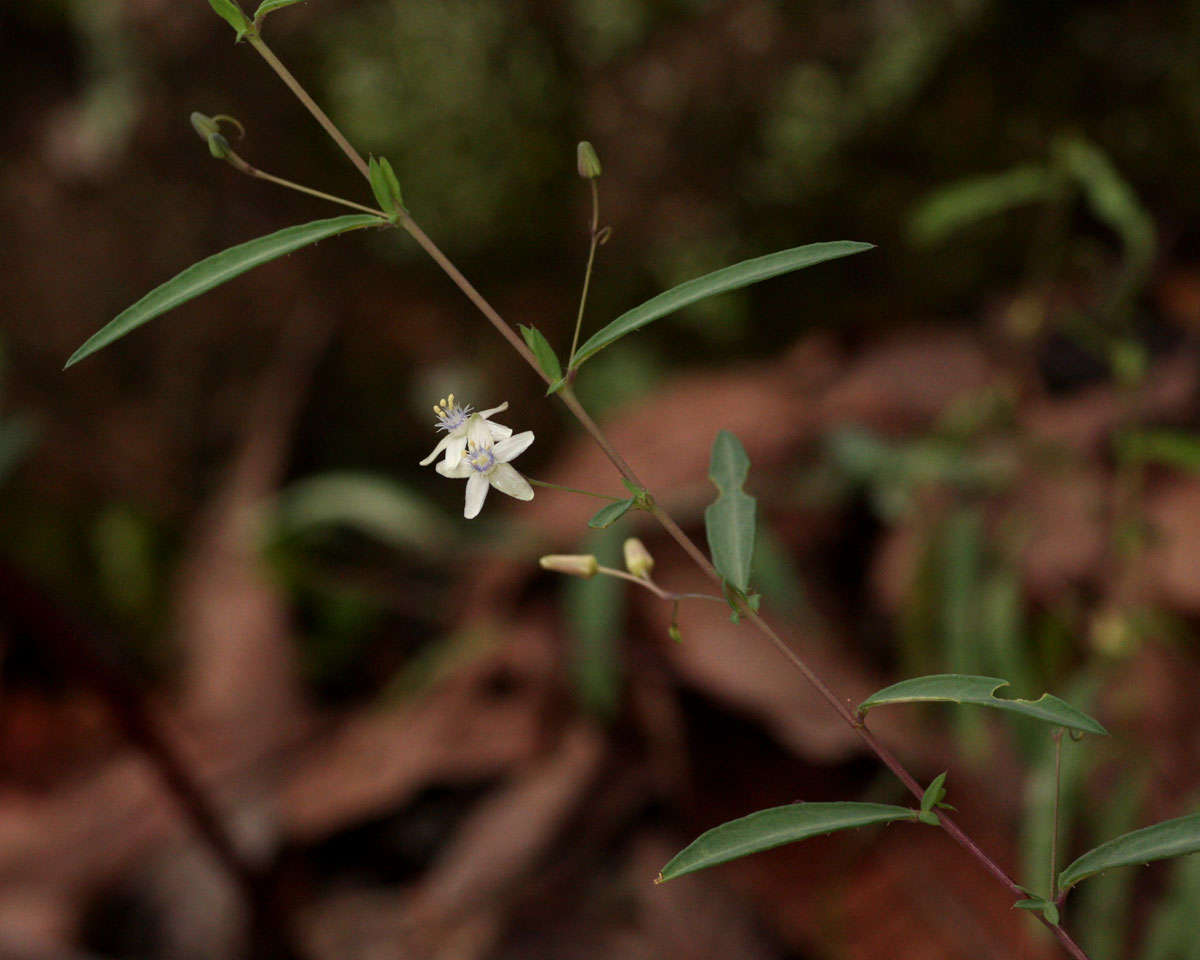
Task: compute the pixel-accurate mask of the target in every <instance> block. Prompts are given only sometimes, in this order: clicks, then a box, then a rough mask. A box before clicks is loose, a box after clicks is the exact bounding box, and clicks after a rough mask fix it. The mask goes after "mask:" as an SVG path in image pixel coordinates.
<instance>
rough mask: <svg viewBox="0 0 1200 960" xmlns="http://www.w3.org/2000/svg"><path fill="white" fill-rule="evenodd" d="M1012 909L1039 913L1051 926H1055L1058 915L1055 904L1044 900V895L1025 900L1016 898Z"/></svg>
mask: <svg viewBox="0 0 1200 960" xmlns="http://www.w3.org/2000/svg"><path fill="white" fill-rule="evenodd" d="M1013 909H1014V910H1030V911H1034V912H1037V913H1040V914H1041V915H1042V917H1043V918H1044V919H1045V921H1046V922H1047V923H1048V924H1050V926H1052V927H1057V926H1058V924H1059V920H1060V917H1059V915H1058V906H1057V904H1055V903H1053V902H1051V901H1050V900H1046V899H1045V898H1044V897H1029V898H1028V899H1025V900H1018V901H1017V902H1016V903H1014V904H1013Z"/></svg>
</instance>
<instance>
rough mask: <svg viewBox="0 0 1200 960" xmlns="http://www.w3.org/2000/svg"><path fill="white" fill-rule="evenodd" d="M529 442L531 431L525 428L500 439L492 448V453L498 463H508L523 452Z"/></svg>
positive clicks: (531, 435)
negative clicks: (504, 438)
mask: <svg viewBox="0 0 1200 960" xmlns="http://www.w3.org/2000/svg"><path fill="white" fill-rule="evenodd" d="M531 443H533V431H532V430H526V431H525V432H524V433H518V434H516V435H515V436H512V437H509V438H508V439H507V440H501V441H500V442H499V443H498V444H496V446H495V447H493V448H492V453H494V454H495V455H496V460H497V461H499V462H500V463H508V461H509V460H515V459H516V458H517V457H519V456H520V455H521V454H522V453H524V452H525V451H526V449H528V447H529V445H530V444H531Z"/></svg>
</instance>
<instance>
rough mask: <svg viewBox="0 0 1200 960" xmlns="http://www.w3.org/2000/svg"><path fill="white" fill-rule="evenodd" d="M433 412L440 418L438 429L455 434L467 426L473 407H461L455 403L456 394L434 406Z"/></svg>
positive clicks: (467, 405) (465, 405) (466, 405)
mask: <svg viewBox="0 0 1200 960" xmlns="http://www.w3.org/2000/svg"><path fill="white" fill-rule="evenodd" d="M433 412H434V415H435V416H436V417H437V418H438V423H437V429H438V430H445V431H446V432H447V433H453V432H454V431H455V430H458V429H460V428H461V427H463V426H465V425H466V422H467V420H469V419H470V417H471V405H470V404H463V405H461V406H459V404H457V403H456V402H455V401H454V394H450V395H449V396H447V397H446V398H445V399H444V400H439V401H438V402H437V403H435V404H434V405H433Z"/></svg>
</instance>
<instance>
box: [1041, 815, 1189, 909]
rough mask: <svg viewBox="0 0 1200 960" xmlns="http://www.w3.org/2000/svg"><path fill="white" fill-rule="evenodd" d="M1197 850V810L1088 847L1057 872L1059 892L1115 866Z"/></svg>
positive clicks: (1127, 865)
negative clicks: (1061, 870)
mask: <svg viewBox="0 0 1200 960" xmlns="http://www.w3.org/2000/svg"><path fill="white" fill-rule="evenodd" d="M1197 852H1200V813H1192V814H1188V815H1187V816H1186V817H1178V818H1176V819H1175V820H1164V821H1163V822H1162V823H1156V824H1154V825H1153V826H1151V827H1143V828H1142V829H1141V830H1134V831H1133V833H1127V834H1125V835H1124V836H1122V837H1117V838H1116V839H1115V840H1109V841H1108V843H1102V844H1100V846H1098V847H1096V848H1094V849H1092V850H1089V851H1088V852H1087V853H1085V854H1084V855H1083V856H1082V857H1080V858H1079V859H1078V860H1076V861H1075V862H1074V863H1072V864H1071V865H1070V866H1069V867H1067V868H1066V869H1065V870H1063V872H1062V873H1060V874H1059V875H1058V888H1059V890H1060V891H1066V890H1070V889H1071V887H1073V886H1075V884H1077V883H1079V882H1080V881H1081V880H1086V879H1087V878H1088V877H1094V876H1095V875H1096V874H1098V873H1101V872H1103V871H1104V870H1112V869H1113V868H1114V867H1132V866H1134V865H1135V864H1139V863H1140V864H1147V863H1149V862H1150V861H1151V860H1166V859H1168V858H1170V857H1182V856H1184V855H1185V854H1189V853H1197Z"/></svg>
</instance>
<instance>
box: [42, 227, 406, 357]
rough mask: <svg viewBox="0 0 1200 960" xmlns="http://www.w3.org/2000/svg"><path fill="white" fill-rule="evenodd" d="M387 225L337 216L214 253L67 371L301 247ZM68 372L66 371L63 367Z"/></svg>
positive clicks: (131, 312)
mask: <svg viewBox="0 0 1200 960" xmlns="http://www.w3.org/2000/svg"><path fill="white" fill-rule="evenodd" d="M384 223H385V221H383V220H381V219H379V217H374V216H370V215H368V214H361V213H359V214H352V215H350V216H346V217H334V218H333V219H331V220H316V221H314V222H313V223H305V224H301V225H300V226H296V227H287V228H286V229H284V230H280V231H278V232H276V233H272V234H270V235H268V236H265V237H259V238H258V239H257V240H251V241H249V242H248V243H243V244H239V245H238V246H236V247H230V248H229V249H228V250H222V251H221V252H220V253H216V254H213V255H212V256H211V257H208V258H206V259H204V260H201V261H200V262H199V263H194V264H192V265H191V266H190V267H188V268H187V269H186V270H184V271H183V272H182V273H180V274H177V275H176V276H175V277H173V278H172V279H170V280H168V281H167V282H166V283H164V284H162V285H161V286H158V287H155V288H154V289H153V290H151V291H150V292H149V293H148V294H146V295H145V296H144V297H142V299H141V300H139V301H138V302H137V303H135V304H134V305H133V306H131V307H128V308H127V309H125V310H123V311H121V313H119V314H117V316H116V317H114V318H113V319H112V320H110V321H109V322H108V323H107V324H106V325H105V326H103V327H101V328H100V329H99V330H98V331H97V332H96V333H94V334H92V336H91V337H89V338H88V340H87V341H85V342H84V344H83V346H81V347H80V348H79V349H78V350H76V351H75V352H74V353H73V354H71V358H70V359H69V360H68V361H67V363H66V366H67V367H70V366H72V365H73V364H76V363H78V362H79V361H80V360H82V359H84V357H88V356H91V355H92V354H93V353H95V352H96V351H97V350H100V349H102V348H104V347H107V346H108V345H109V344H110V343H112V342H113V341H114V340H119V339H120V338H121V337H123V336H125V334H127V333H129V332H130V331H131V330H135V329H136V328H138V327H140V326H141V325H142V324H143V323H145V322H146V321H147V320H153V319H154V318H155V317H157V316H159V315H160V314H163V313H166V312H167V311H168V310H172V309H174V308H175V307H177V306H179V305H180V304H182V303H187V301H189V300H191V299H193V298H195V297H198V296H200V294H202V293H206V292H207V291H209V290H211V289H213V287H218V286H220V285H221V284H223V283H225V282H226V281H228V280H232V279H233V278H234V277H236V276H239V275H240V274H243V273H245V272H246V271H247V270H251V269H253V268H254V267H257V266H260V265H261V264H264V263H268V262H270V261H271V260H276V259H278V258H279V257H282V256H284V255H285V254H288V253H291V252H292V251H293V250H298V249H299V248H300V247H305V246H308V245H309V244H310V243H316V242H317V241H318V240H324V239H325V238H326V237H332V236H335V235H337V234H339V233H345V232H346V231H348V230H358V229H361V228H362V227H371V226H379V225H382V224H384ZM64 369H65V368H64Z"/></svg>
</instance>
